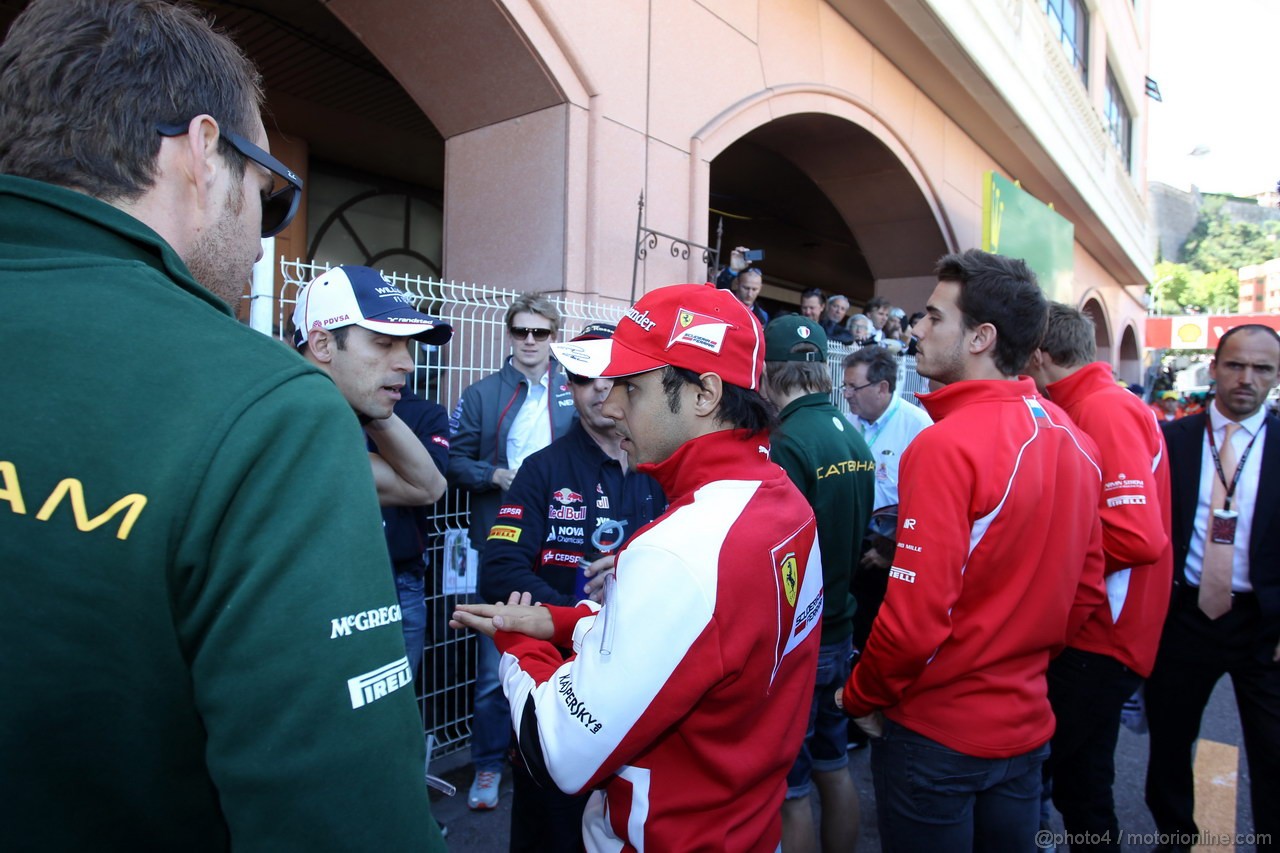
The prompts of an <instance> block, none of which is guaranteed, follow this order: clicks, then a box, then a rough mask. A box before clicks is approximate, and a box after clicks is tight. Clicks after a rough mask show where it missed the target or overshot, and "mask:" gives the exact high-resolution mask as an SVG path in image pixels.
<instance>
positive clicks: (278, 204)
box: [156, 124, 302, 237]
mask: <svg viewBox="0 0 1280 853" xmlns="http://www.w3.org/2000/svg"><path fill="white" fill-rule="evenodd" d="M187 127H188V125H185V124H156V131H157V132H158V133H159V134H160V135H161V136H183V135H185V134H186V132H187ZM218 132H219V133H220V134H221V135H222V138H223V139H225V140H227V144H228V145H230V146H231V147H232V148H234V149H235V150H237V151H239V152H240V153H241V154H242V155H243V156H245V157H247V158H249V159H250V160H252V161H253V162H255V163H257V164H258V165H259V166H261V167H262V168H264V169H266V170H267V171H268V172H270V173H271V174H272V175H275V176H276V177H277V178H281V179H282V180H284V186H282V187H280V188H279V189H273V190H271V191H270V192H263V193H262V236H263V237H274V236H276V235H277V234H279V233H280V232H281V231H283V230H284V229H285V228H286V227H288V225H289V223H290V222H292V221H293V217H294V215H295V214H297V212H298V202H299V201H300V200H301V199H302V178H299V177H298V176H297V175H296V174H295V173H294V171H293V170H292V169H290V168H289V167H288V166H286V165H285V164H284V163H281V162H280V161H279V160H277V159H276V158H274V157H272V156H271V155H270V154H268V153H267V152H265V151H263V150H262V149H261V148H259V147H258V146H256V145H254V144H253V143H252V142H250V141H249V140H247V139H245V138H244V137H243V136H240V135H239V134H236V133H232V132H231V131H229V130H226V129H224V128H219V129H218Z"/></svg>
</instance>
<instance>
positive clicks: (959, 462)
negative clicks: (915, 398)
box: [843, 377, 1105, 758]
mask: <svg viewBox="0 0 1280 853" xmlns="http://www.w3.org/2000/svg"><path fill="white" fill-rule="evenodd" d="M920 399H921V401H922V402H923V403H924V406H925V408H926V409H927V410H928V412H929V414H930V415H931V416H932V417H933V419H934V421H935V424H934V426H932V427H930V428H929V429H927V430H925V431H924V432H922V433H920V435H919V436H917V437H916V439H915V441H913V442H912V443H911V446H910V447H908V448H907V450H906V452H905V453H904V454H903V456H902V462H901V479H900V482H901V483H902V486H901V491H900V495H901V501H900V503H899V510H898V548H897V552H896V555H895V557H894V561H893V566H892V567H891V568H890V569H889V587H888V591H887V593H886V595H885V599H884V604H883V606H882V607H881V608H880V612H879V614H878V615H877V616H876V621H875V626H874V628H872V631H871V636H870V638H869V639H868V640H867V644H866V648H865V649H864V650H863V653H862V658H861V660H859V662H858V665H857V666H856V667H854V671H853V675H852V677H851V678H850V679H849V682H848V683H847V684H846V685H845V689H844V695H843V702H844V707H845V710H846V711H847V712H848V713H850V714H852V715H853V716H865V715H866V714H869V713H871V712H872V711H874V710H883V711H884V713H885V716H887V717H888V718H889V719H891V720H894V721H895V722H897V723H899V724H901V725H903V726H906V727H907V728H909V729H911V730H912V731H915V732H917V733H919V734H922V735H924V736H925V737H928V738H931V739H933V740H936V741H938V742H939V743H942V744H944V745H946V746H948V747H950V748H952V749H954V750H957V751H958V752H962V753H965V754H966V755H973V756H977V757H980V758H1005V757H1009V756H1014V755H1020V754H1022V753H1025V752H1027V751H1029V750H1032V749H1035V748H1036V747H1038V746H1040V745H1041V744H1043V743H1045V742H1046V741H1048V740H1049V738H1050V736H1051V735H1052V734H1053V728H1054V720H1053V712H1052V711H1051V710H1050V708H1049V700H1048V695H1047V694H1048V688H1047V685H1046V681H1045V671H1046V670H1047V669H1048V666H1049V658H1050V655H1051V654H1054V653H1056V652H1057V651H1059V650H1060V649H1062V648H1063V646H1064V645H1065V644H1066V643H1067V642H1068V640H1069V639H1070V638H1071V637H1072V636H1073V635H1074V634H1075V632H1076V631H1077V630H1078V629H1079V628H1080V626H1081V625H1082V624H1083V623H1084V621H1085V619H1086V618H1087V617H1088V616H1089V615H1090V614H1091V613H1092V612H1093V610H1094V609H1095V608H1096V607H1097V606H1098V605H1100V604H1101V603H1102V602H1103V601H1104V599H1105V593H1104V591H1103V585H1102V571H1103V558H1102V529H1101V525H1100V524H1099V522H1098V501H1099V495H1100V493H1101V489H1102V475H1101V472H1100V471H1099V468H1098V465H1097V462H1096V461H1095V459H1096V457H1097V450H1096V448H1095V447H1094V444H1093V442H1092V441H1091V440H1090V439H1089V438H1088V436H1086V435H1084V434H1083V432H1081V431H1080V430H1079V428H1077V427H1076V426H1075V425H1074V424H1072V423H1071V420H1070V419H1069V418H1068V417H1067V416H1066V414H1065V413H1064V412H1063V411H1062V410H1061V409H1059V408H1058V407H1056V406H1054V405H1053V404H1052V403H1049V402H1047V401H1045V400H1043V399H1042V398H1041V397H1039V396H1037V395H1036V389H1035V384H1034V383H1032V382H1031V380H1029V379H1026V378H1025V377H1024V378H1019V379H1018V380H1016V381H999V380H992V381H987V380H983V381H967V382H957V383H955V384H952V385H948V386H946V387H944V388H942V389H941V390H939V391H935V392H934V393H932V394H922V395H920Z"/></svg>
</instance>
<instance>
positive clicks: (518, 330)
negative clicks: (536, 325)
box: [507, 326, 551, 343]
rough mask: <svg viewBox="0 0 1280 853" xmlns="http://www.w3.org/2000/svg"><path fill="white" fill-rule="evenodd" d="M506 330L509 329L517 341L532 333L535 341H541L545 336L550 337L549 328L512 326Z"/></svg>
mask: <svg viewBox="0 0 1280 853" xmlns="http://www.w3.org/2000/svg"><path fill="white" fill-rule="evenodd" d="M507 331H509V332H510V333H511V337H513V338H515V339H516V340H517V341H523V340H524V339H525V338H527V337H529V336H530V335H533V339H534V340H535V341H537V342H538V343H542V342H543V341H545V340H546V339H547V338H549V337H551V330H550V329H529V328H526V327H524V326H512V327H511V328H510V329H508V330H507Z"/></svg>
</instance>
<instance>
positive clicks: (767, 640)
mask: <svg viewBox="0 0 1280 853" xmlns="http://www.w3.org/2000/svg"><path fill="white" fill-rule="evenodd" d="M640 470H641V471H644V472H645V473H648V474H651V475H652V476H653V477H654V478H656V479H657V480H658V482H659V483H660V484H661V485H662V488H663V490H664V491H665V492H666V493H667V495H668V496H669V498H670V501H671V502H670V505H669V507H668V509H667V512H666V513H664V514H663V515H662V516H660V517H659V518H658V519H657V520H656V521H654V522H653V523H652V524H649V525H647V526H646V527H644V528H642V529H641V530H640V531H638V532H637V533H636V534H634V535H633V536H632V538H631V539H629V540H628V541H627V544H626V546H625V547H624V549H623V550H622V551H621V553H620V555H619V558H618V563H617V586H616V588H615V589H614V592H613V597H612V599H611V600H609V601H607V602H606V604H605V606H604V607H603V608H600V609H598V610H597V608H596V607H595V605H593V604H589V603H584V604H579V605H578V606H577V607H573V608H566V607H553V608H550V609H551V611H552V615H553V618H554V620H555V625H556V636H555V637H554V639H553V641H552V642H543V641H539V640H534V639H532V638H529V637H526V636H524V635H521V634H513V633H506V632H499V633H498V635H497V637H496V638H495V639H496V641H497V644H498V648H499V650H500V651H501V652H502V655H503V656H502V664H501V668H500V673H501V678H502V682H503V687H504V689H505V691H506V694H507V698H508V699H509V701H510V703H511V717H512V721H513V723H514V726H515V731H516V736H517V738H518V741H519V748H520V751H521V753H522V755H523V757H524V760H525V762H526V764H527V765H528V767H529V769H530V771H531V772H533V773H534V775H535V777H537V776H539V775H540V774H541V773H542V772H544V771H545V774H546V775H547V776H549V777H550V778H551V779H552V780H554V782H555V784H556V785H558V786H559V787H560V788H561V789H562V790H564V791H568V792H571V793H572V792H578V791H582V790H584V789H588V788H603V790H599V791H597V792H596V793H595V795H594V796H593V797H592V798H591V800H590V802H589V803H588V806H587V809H586V813H585V815H584V817H583V837H584V841H585V843H586V848H587V850H589V851H633V850H634V851H643V850H646V849H647V850H650V851H668V850H680V851H712V850H716V851H721V850H727V851H772V850H774V849H775V848H776V847H777V845H778V843H779V840H780V839H781V834H782V831H781V821H780V806H781V804H782V798H783V794H784V793H785V790H786V774H787V770H788V769H789V768H790V767H791V765H792V763H793V762H794V761H795V757H796V755H797V754H798V753H799V751H800V743H801V741H802V740H803V738H804V734H805V726H806V723H807V721H808V715H809V703H810V702H811V701H812V699H813V683H814V677H815V673H816V667H817V653H818V643H819V639H820V634H821V632H820V631H818V630H815V628H819V627H820V625H821V622H822V566H821V560H820V558H819V555H818V545H817V534H816V527H815V524H814V517H813V512H812V511H811V510H810V508H809V505H808V504H807V503H806V502H805V500H804V498H803V497H802V496H801V495H800V493H799V492H798V491H796V489H795V487H794V486H793V485H792V483H791V481H790V479H788V477H787V475H786V474H785V473H784V472H783V470H782V469H781V468H779V467H778V466H777V465H776V464H774V463H773V462H770V461H769V458H768V447H767V444H766V443H764V442H763V441H762V440H760V439H759V438H753V437H751V436H750V435H749V434H748V433H745V432H729V431H723V432H716V433H712V434H711V435H706V436H702V437H700V438H698V439H695V440H693V441H690V442H687V443H686V444H684V445H683V446H682V447H681V448H680V449H679V450H678V451H676V453H675V454H673V455H672V456H671V458H669V459H667V460H666V461H664V462H662V463H660V464H657V465H642V466H640ZM610 638H611V639H610ZM602 643H603V646H604V647H603V648H602ZM557 645H558V646H561V647H566V648H567V647H570V645H571V647H572V649H573V651H574V653H575V654H574V656H573V657H572V658H570V659H569V660H568V661H565V660H563V659H562V656H561V654H560V652H559V651H558V650H557V648H556V646H557Z"/></svg>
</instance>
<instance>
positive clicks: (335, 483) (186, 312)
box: [0, 0, 443, 851]
mask: <svg viewBox="0 0 1280 853" xmlns="http://www.w3.org/2000/svg"><path fill="white" fill-rule="evenodd" d="M140 45H142V46H145V49H140V47H139V46H140ZM261 101H262V94H261V90H260V87H259V81H258V75H257V72H256V70H255V69H254V67H253V65H252V63H251V62H250V61H249V60H248V59H247V58H246V57H245V56H244V54H243V53H241V51H240V50H239V49H238V48H237V47H236V46H235V44H233V43H232V42H231V41H230V40H229V39H228V38H227V37H225V36H223V35H220V34H218V33H216V32H215V31H214V30H213V29H212V28H211V27H210V25H209V24H208V22H206V21H205V20H203V19H201V18H200V17H198V16H197V15H195V14H194V13H193V12H192V11H190V10H189V9H188V8H187V7H185V6H178V5H174V4H171V3H166V2H156V0H33V2H31V3H30V4H28V5H27V6H26V9H25V10H24V11H23V12H22V14H21V15H19V16H18V18H17V19H16V20H15V22H14V23H13V25H12V27H11V28H10V30H9V33H8V35H7V36H6V38H5V42H4V44H3V46H0V228H2V229H3V234H4V238H3V240H2V241H0V244H2V245H0V318H3V320H0V325H2V326H3V330H2V331H0V363H3V364H4V366H5V367H4V369H5V381H4V389H3V396H4V417H3V418H0V649H3V650H4V652H3V654H0V683H3V684H4V685H5V691H6V693H5V697H6V701H5V702H4V704H3V709H2V710H0V775H3V777H4V778H5V779H8V780H13V781H14V782H15V783H16V784H11V785H8V786H6V791H5V795H4V797H2V798H0V846H2V847H4V848H5V849H14V850H25V849H54V850H93V849H104V848H112V849H125V848H155V849H174V850H189V851H205V850H209V851H212V850H226V849H229V848H230V847H232V846H233V845H234V846H235V847H236V848H237V849H246V850H296V849H334V848H335V847H340V848H344V849H347V848H349V849H358V848H367V847H371V846H374V845H387V846H388V847H389V848H392V849H405V850H408V849H422V848H424V847H426V848H428V849H433V850H442V849H443V844H442V843H441V841H440V837H439V831H438V829H437V828H436V825H435V822H434V821H433V820H431V811H430V804H429V802H428V800H427V797H426V791H425V787H424V785H423V777H422V767H423V761H424V752H423V738H422V728H421V721H420V719H419V717H418V713H417V708H416V704H415V702H414V696H413V690H412V677H411V674H410V672H409V665H408V662H407V661H406V660H405V657H404V647H403V645H402V640H401V638H400V636H399V626H398V625H397V624H395V623H394V622H392V621H391V620H390V619H389V618H388V617H389V614H390V612H391V611H392V609H393V608H394V607H395V602H396V599H395V589H394V587H393V585H392V583H391V579H390V577H389V573H388V571H387V569H388V560H387V552H386V545H385V543H384V542H383V541H382V537H381V535H380V532H379V531H380V529H381V525H380V523H379V522H380V519H379V517H378V509H377V501H376V500H375V498H374V482H373V476H372V474H371V473H370V468H369V462H368V457H367V455H366V454H365V452H364V449H363V446H362V442H361V434H360V430H359V427H358V424H357V420H356V418H355V417H353V416H352V415H351V410H350V408H349V407H348V406H347V404H346V402H345V401H344V400H343V398H342V395H341V394H339V393H338V391H337V390H336V389H335V388H334V386H333V383H332V382H330V381H329V379H328V378H326V377H325V376H324V375H323V374H322V373H321V372H320V371H318V370H316V369H315V368H313V367H311V366H309V365H307V363H306V362H305V361H303V360H302V359H301V358H298V356H297V355H295V354H294V353H291V352H289V351H288V349H287V348H286V347H282V346H281V345H280V344H279V343H278V342H276V341H273V340H271V339H270V338H268V337H267V336H265V335H261V334H258V333H257V332H254V331H253V330H251V329H249V328H247V327H245V326H243V325H241V324H240V323H237V322H236V319H235V316H234V314H233V312H232V310H231V308H230V307H229V305H228V303H232V304H234V303H236V302H238V301H239V299H240V297H241V294H242V292H243V290H244V286H245V283H246V282H247V281H248V279H249V276H250V272H251V269H252V266H253V263H254V261H255V260H256V259H257V258H258V257H259V256H260V255H261V253H262V248H261V237H262V235H263V234H264V233H272V232H274V231H277V230H279V229H280V228H283V227H284V226H285V225H286V224H287V222H288V217H289V212H290V210H291V209H292V208H293V207H294V206H295V200H294V197H295V196H296V192H297V188H298V187H299V186H300V182H298V181H297V179H296V177H291V173H290V172H289V171H288V169H286V168H285V167H283V166H281V165H280V164H278V163H276V162H275V161H274V160H270V159H269V155H267V154H266V151H265V148H266V145H267V139H266V133H265V131H264V129H263V125H262V121H261V119H260V118H259V112H260V107H261ZM278 178H280V179H282V180H283V183H285V184H288V185H289V187H291V189H289V190H286V191H285V192H284V193H283V194H277V193H276V191H275V188H274V182H275V181H276V180H277V179H278ZM264 200H265V204H264ZM264 208H265V209H264ZM281 211H283V212H281ZM19 318H21V319H20V321H19ZM406 688H407V689H406Z"/></svg>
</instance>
